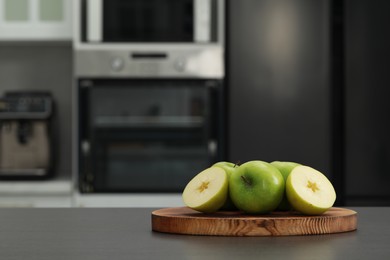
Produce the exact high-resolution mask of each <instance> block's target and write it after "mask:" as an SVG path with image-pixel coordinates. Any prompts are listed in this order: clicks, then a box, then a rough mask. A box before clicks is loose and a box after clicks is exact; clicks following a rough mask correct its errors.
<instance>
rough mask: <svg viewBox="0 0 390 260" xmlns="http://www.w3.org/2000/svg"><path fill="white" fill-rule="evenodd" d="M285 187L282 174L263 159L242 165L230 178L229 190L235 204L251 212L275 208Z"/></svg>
mask: <svg viewBox="0 0 390 260" xmlns="http://www.w3.org/2000/svg"><path fill="white" fill-rule="evenodd" d="M284 189H285V183H284V179H283V176H282V174H281V173H280V172H279V170H278V169H276V168H275V167H274V166H272V165H271V164H269V163H267V162H263V161H249V162H246V163H244V164H242V165H240V167H239V168H238V169H237V170H236V171H235V172H233V173H232V175H231V176H230V179H229V192H230V197H231V199H232V201H233V203H234V205H235V206H236V207H237V208H238V209H240V210H242V211H244V212H246V213H250V214H263V213H268V212H271V211H273V210H275V209H276V207H277V206H278V205H279V203H280V201H281V200H282V198H283V194H284Z"/></svg>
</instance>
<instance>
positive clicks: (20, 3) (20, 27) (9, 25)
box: [0, 0, 72, 41]
mask: <svg viewBox="0 0 390 260" xmlns="http://www.w3.org/2000/svg"><path fill="white" fill-rule="evenodd" d="M71 4H72V1H70V0H0V41H22V40H23V41H40V40H43V41H51V40H71V36H72V16H71V9H72V8H71Z"/></svg>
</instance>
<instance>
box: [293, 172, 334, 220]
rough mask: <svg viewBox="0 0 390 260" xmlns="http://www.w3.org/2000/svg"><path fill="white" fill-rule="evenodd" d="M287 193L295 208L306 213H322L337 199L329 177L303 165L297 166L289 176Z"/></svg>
mask: <svg viewBox="0 0 390 260" xmlns="http://www.w3.org/2000/svg"><path fill="white" fill-rule="evenodd" d="M286 194H287V198H288V201H289V202H290V204H291V205H292V206H293V208H294V209H295V210H297V211H299V212H301V213H303V214H306V215H320V214H322V213H324V212H325V211H327V210H328V209H329V208H331V207H332V206H333V204H334V202H335V200H336V192H335V190H334V188H333V185H332V183H331V182H330V181H329V180H328V178H327V177H326V176H325V175H324V174H322V173H321V172H319V171H317V170H316V169H313V168H311V167H308V166H303V165H300V166H296V167H295V168H294V169H293V170H292V171H291V173H290V175H289V176H288V178H287V182H286Z"/></svg>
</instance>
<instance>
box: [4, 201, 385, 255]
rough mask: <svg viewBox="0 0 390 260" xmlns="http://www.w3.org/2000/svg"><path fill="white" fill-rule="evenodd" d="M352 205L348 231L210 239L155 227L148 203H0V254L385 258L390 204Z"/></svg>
mask: <svg viewBox="0 0 390 260" xmlns="http://www.w3.org/2000/svg"><path fill="white" fill-rule="evenodd" d="M351 209H353V210H355V211H357V212H358V230H357V231H353V232H347V233H339V234H329V235H312V236H290V237H214V236H190V235H173V234H165V233H157V232H153V231H152V230H151V212H152V211H153V210H154V209H148V208H57V209H53V208H47V209H43V208H35V209H34V208H23V209H15V208H2V209H0V259H84V260H85V259H240V258H242V259H282V258H283V259H289V260H291V259H299V260H304V259H390V208H388V207H382V208H379V207H372V208H371V207H354V208H351Z"/></svg>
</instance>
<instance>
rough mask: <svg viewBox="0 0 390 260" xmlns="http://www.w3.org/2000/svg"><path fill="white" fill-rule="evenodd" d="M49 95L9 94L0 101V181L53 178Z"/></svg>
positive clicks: (39, 93) (37, 93) (51, 103)
mask: <svg viewBox="0 0 390 260" xmlns="http://www.w3.org/2000/svg"><path fill="white" fill-rule="evenodd" d="M52 108H53V101H52V98H51V97H50V95H49V94H48V93H41V92H12V93H7V94H6V95H5V97H3V98H0V127H1V128H0V178H1V179H43V178H47V177H50V176H51V175H52V173H53V172H52V149H51V144H52V141H51V137H52V135H51V116H52Z"/></svg>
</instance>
